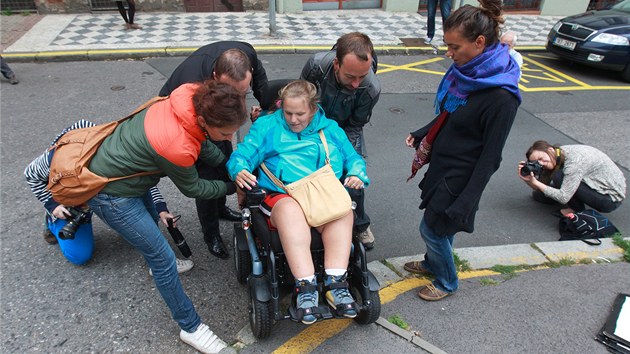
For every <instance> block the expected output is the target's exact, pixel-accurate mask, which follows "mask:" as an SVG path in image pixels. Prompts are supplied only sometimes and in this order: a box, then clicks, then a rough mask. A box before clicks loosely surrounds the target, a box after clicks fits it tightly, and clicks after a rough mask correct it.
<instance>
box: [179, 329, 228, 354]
mask: <svg viewBox="0 0 630 354" xmlns="http://www.w3.org/2000/svg"><path fill="white" fill-rule="evenodd" d="M179 338H181V340H182V341H183V342H184V343H186V344H188V345H190V346H192V347H193V348H195V349H197V350H198V351H200V352H202V353H218V352H220V351H221V349H223V348H225V347H227V344H225V342H224V341H222V340H221V339H219V337H217V336H216V334H214V333H212V331H211V330H210V328H208V326H206V325H205V324H203V323H202V324H200V325H199V327H197V330H195V331H194V332H192V333H189V332H186V331H184V330H183V329H182V330H181V331H180V332H179Z"/></svg>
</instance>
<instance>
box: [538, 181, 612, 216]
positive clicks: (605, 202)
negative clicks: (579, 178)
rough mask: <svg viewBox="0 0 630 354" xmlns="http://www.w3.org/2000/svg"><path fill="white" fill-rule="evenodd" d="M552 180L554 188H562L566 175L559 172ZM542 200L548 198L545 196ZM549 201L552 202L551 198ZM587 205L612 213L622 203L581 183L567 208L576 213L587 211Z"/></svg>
mask: <svg viewBox="0 0 630 354" xmlns="http://www.w3.org/2000/svg"><path fill="white" fill-rule="evenodd" d="M551 180H552V182H551V185H552V186H553V188H560V186H562V181H563V180H564V173H562V170H559V171H557V172H556V173H555V174H554V175H553V176H552V178H551ZM540 194H542V193H540ZM539 198H540V196H539ZM542 198H546V197H544V195H543V196H542ZM547 199H549V200H552V199H551V198H547ZM541 201H542V200H541ZM586 205H588V206H590V207H591V208H593V209H595V210H597V211H599V212H600V213H610V212H611V211H613V210H615V209H617V208H618V207H619V206H620V205H621V202H613V200H612V199H611V198H610V196H609V195H606V194H601V193H599V192H597V191H596V190H594V189H593V188H591V187H589V186H588V185H587V184H586V183H584V182H580V186H579V187H578V189H577V190H576V191H575V193H574V194H573V196H572V197H571V199H569V201H568V202H567V206H568V207H569V208H571V209H573V210H575V211H582V210H584V209H586Z"/></svg>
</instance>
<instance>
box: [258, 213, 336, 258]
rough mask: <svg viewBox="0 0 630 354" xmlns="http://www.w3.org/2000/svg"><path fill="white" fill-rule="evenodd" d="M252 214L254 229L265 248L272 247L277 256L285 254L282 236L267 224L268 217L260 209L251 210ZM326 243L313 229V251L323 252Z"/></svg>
mask: <svg viewBox="0 0 630 354" xmlns="http://www.w3.org/2000/svg"><path fill="white" fill-rule="evenodd" d="M251 213H252V228H253V229H254V233H255V234H256V236H258V237H260V240H261V242H262V245H263V247H267V246H266V245H271V250H273V252H274V253H275V254H276V255H279V254H284V251H283V250H282V244H281V243H280V235H278V231H277V230H270V229H269V226H268V224H267V217H266V216H265V215H264V214H263V213H262V212H261V211H260V210H259V209H258V208H254V209H253V210H251ZM323 250H324V243H323V241H322V235H321V234H320V233H319V232H318V231H317V230H315V228H311V251H323Z"/></svg>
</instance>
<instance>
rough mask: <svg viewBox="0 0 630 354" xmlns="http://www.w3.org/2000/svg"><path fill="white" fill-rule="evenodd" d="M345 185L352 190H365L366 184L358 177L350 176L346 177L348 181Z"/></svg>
mask: <svg viewBox="0 0 630 354" xmlns="http://www.w3.org/2000/svg"><path fill="white" fill-rule="evenodd" d="M343 185H344V186H345V187H347V188H351V189H363V188H365V184H364V183H363V181H361V180H360V179H359V177H357V176H348V177H346V179H345V180H344V181H343Z"/></svg>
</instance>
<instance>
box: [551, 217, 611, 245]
mask: <svg viewBox="0 0 630 354" xmlns="http://www.w3.org/2000/svg"><path fill="white" fill-rule="evenodd" d="M558 230H559V231H560V241H567V240H582V241H584V242H585V243H587V244H589V245H591V246H597V245H601V244H602V241H601V240H600V238H602V237H610V236H612V235H614V234H616V233H617V232H619V230H618V229H617V228H616V227H615V225H613V224H612V222H610V220H608V218H607V217H605V216H603V215H602V214H600V213H598V212H597V211H595V210H592V209H587V210H584V211H579V212H575V213H573V214H569V215H567V216H563V217H562V218H560V224H559V225H558Z"/></svg>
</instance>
